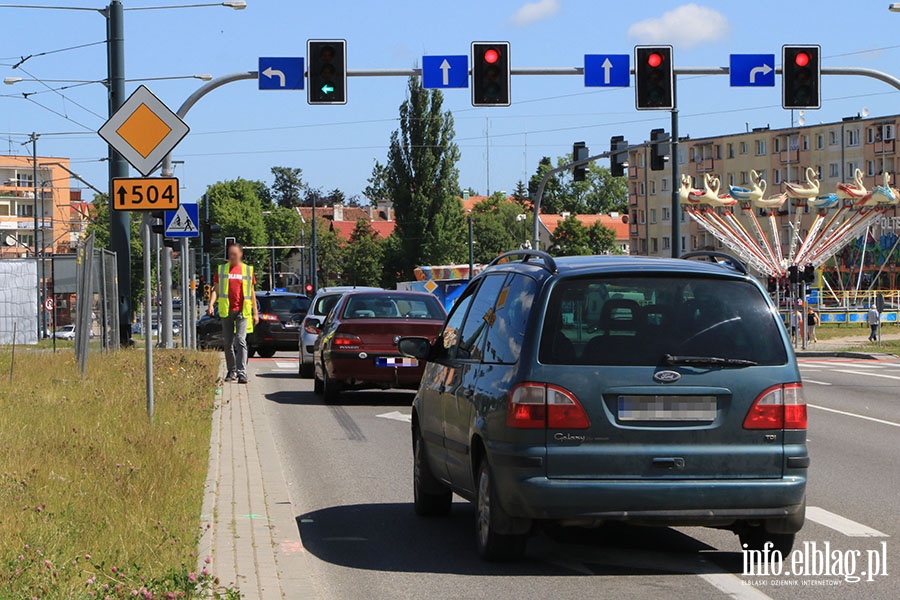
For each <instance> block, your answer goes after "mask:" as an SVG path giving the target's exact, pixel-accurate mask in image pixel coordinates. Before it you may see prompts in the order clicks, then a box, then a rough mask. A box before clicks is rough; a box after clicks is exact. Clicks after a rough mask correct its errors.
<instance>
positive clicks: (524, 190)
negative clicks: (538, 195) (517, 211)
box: [512, 179, 531, 208]
mask: <svg viewBox="0 0 900 600" xmlns="http://www.w3.org/2000/svg"><path fill="white" fill-rule="evenodd" d="M512 197H513V199H514V200H515V201H516V203H517V204H519V205H520V206H522V207H523V208H531V195H530V194H529V193H528V186H527V185H525V182H524V181H522V180H521V179H520V180H519V181H517V182H516V187H515V189H514V190H513V193H512Z"/></svg>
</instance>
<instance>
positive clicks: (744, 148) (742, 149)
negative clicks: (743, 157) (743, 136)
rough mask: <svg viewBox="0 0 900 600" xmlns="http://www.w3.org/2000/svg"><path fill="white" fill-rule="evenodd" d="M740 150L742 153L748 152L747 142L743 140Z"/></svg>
mask: <svg viewBox="0 0 900 600" xmlns="http://www.w3.org/2000/svg"><path fill="white" fill-rule="evenodd" d="M740 152H741V154H747V142H741V145H740Z"/></svg>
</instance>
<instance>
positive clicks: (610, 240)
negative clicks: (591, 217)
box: [588, 221, 621, 254]
mask: <svg viewBox="0 0 900 600" xmlns="http://www.w3.org/2000/svg"><path fill="white" fill-rule="evenodd" d="M588 243H589V245H590V248H591V253H593V254H621V250H619V247H618V246H617V245H616V232H615V231H613V230H612V229H610V228H609V227H606V226H605V225H603V223H600V222H599V221H598V222H596V223H594V224H593V225H591V226H590V227H589V228H588Z"/></svg>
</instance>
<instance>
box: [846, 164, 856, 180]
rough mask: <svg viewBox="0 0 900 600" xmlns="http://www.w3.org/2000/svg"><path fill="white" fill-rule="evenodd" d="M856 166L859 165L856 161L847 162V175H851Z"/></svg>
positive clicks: (854, 171)
mask: <svg viewBox="0 0 900 600" xmlns="http://www.w3.org/2000/svg"><path fill="white" fill-rule="evenodd" d="M858 168H859V165H858V164H857V163H855V162H848V163H847V176H848V177H853V174H854V173H856V169H858Z"/></svg>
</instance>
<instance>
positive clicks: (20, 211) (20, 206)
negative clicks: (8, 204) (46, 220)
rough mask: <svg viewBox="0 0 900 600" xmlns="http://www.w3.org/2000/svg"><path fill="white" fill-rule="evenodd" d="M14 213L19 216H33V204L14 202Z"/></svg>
mask: <svg viewBox="0 0 900 600" xmlns="http://www.w3.org/2000/svg"><path fill="white" fill-rule="evenodd" d="M16 214H17V215H19V216H20V217H33V216H34V205H33V204H24V203H22V202H19V203H17V204H16Z"/></svg>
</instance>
